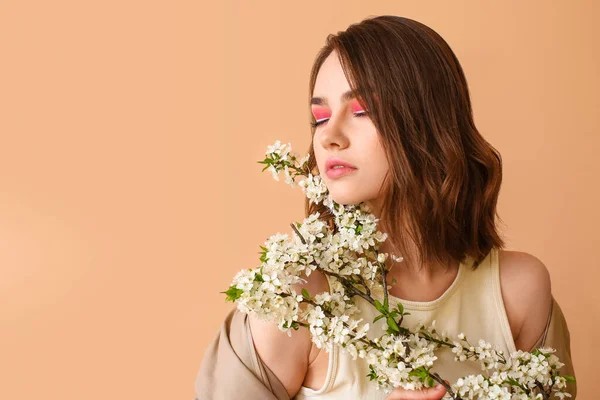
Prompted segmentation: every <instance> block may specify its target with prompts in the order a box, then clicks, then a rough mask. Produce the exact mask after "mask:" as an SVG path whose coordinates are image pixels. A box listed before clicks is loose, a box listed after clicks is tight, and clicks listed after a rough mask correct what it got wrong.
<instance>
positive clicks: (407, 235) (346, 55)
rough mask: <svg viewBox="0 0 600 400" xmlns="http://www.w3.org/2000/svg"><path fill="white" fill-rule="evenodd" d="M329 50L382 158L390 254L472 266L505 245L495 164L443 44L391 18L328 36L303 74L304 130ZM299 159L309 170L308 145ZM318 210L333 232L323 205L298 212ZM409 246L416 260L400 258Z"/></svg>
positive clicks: (498, 164) (421, 28)
mask: <svg viewBox="0 0 600 400" xmlns="http://www.w3.org/2000/svg"><path fill="white" fill-rule="evenodd" d="M334 50H335V51H336V52H337V54H338V56H339V58H340V63H341V65H342V68H343V70H344V74H345V75H346V79H347V80H348V83H349V85H350V87H351V89H352V90H353V92H354V94H355V96H356V98H357V99H360V101H361V102H362V103H363V106H366V109H367V110H369V116H370V118H371V120H372V122H373V124H374V125H375V127H376V128H377V130H378V132H379V134H380V135H381V139H382V142H383V147H384V148H385V151H386V157H387V159H388V162H389V165H390V170H389V171H388V175H387V176H386V178H385V180H384V184H383V186H382V188H381V190H380V194H383V200H382V204H381V210H380V214H379V216H378V217H379V218H380V221H379V223H378V228H379V230H382V231H384V232H386V233H388V241H390V244H391V247H392V248H393V249H394V254H397V255H402V256H404V258H405V260H407V261H408V262H409V263H410V264H411V265H413V263H415V262H416V264H414V265H419V266H423V265H429V264H430V263H441V264H442V265H443V264H446V263H448V262H449V261H450V260H459V261H461V262H464V261H465V260H466V258H467V257H471V259H472V261H473V263H472V266H473V268H476V267H477V266H478V265H479V263H480V262H481V260H483V259H484V258H485V257H486V256H487V255H488V254H489V252H490V251H491V249H492V248H493V247H497V248H502V247H503V246H504V241H503V239H502V238H501V237H500V235H499V233H498V230H497V226H496V217H497V218H498V220H499V221H501V219H500V217H499V216H498V214H497V211H496V205H497V201H498V194H499V191H500V185H501V182H502V159H501V157H500V153H499V152H498V151H497V150H496V149H495V148H494V147H493V146H492V145H491V144H490V143H488V142H487V141H486V140H485V139H484V138H483V136H482V135H481V134H480V133H479V131H478V130H477V128H476V127H475V124H474V123H473V111H472V108H471V101H470V98H469V89H468V86H467V81H466V78H465V75H464V73H463V70H462V68H461V66H460V63H459V62H458V59H457V58H456V56H455V55H454V53H453V51H452V50H451V49H450V46H449V45H448V44H447V43H446V42H445V41H444V39H442V37H441V36H440V35H439V34H437V33H436V32H435V31H434V30H432V29H431V28H429V27H427V26H426V25H424V24H422V23H420V22H417V21H414V20H412V19H409V18H405V17H400V16H391V15H383V16H376V17H369V18H367V19H365V20H363V21H361V22H358V23H355V24H352V25H350V26H349V27H348V28H347V29H346V30H345V31H340V32H338V33H337V34H330V35H328V36H327V38H326V43H325V45H324V46H323V48H322V49H321V50H320V51H319V53H318V54H317V56H316V59H315V62H314V64H313V67H312V70H311V74H310V85H309V119H310V122H312V123H315V119H314V116H313V115H312V113H311V112H310V99H311V98H312V96H313V91H314V86H315V81H316V77H317V73H318V72H319V69H320V67H321V65H322V64H323V62H324V60H325V59H326V58H327V57H328V56H329V55H330V54H331V52H332V51H334ZM311 133H312V135H313V136H314V133H315V128H314V127H313V128H311ZM308 153H309V154H310V163H309V168H310V170H311V171H313V172H314V171H315V168H316V167H317V165H316V160H315V153H314V148H313V143H312V141H311V144H310V147H309V150H308ZM317 211H318V212H319V213H320V217H319V218H321V220H323V221H325V222H327V223H328V225H329V226H330V227H331V228H332V229H334V231H335V230H336V229H335V226H334V224H333V216H332V214H331V212H330V211H329V210H328V208H327V207H325V206H323V205H322V204H319V205H315V204H314V203H309V201H308V199H306V202H305V212H306V215H307V216H308V215H310V214H312V213H314V212H317ZM382 228H383V229H382ZM408 248H414V249H415V250H416V251H415V254H417V258H418V259H417V260H410V259H409V258H408V257H406V256H405V254H403V249H408ZM434 265H435V264H434Z"/></svg>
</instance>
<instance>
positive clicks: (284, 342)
mask: <svg viewBox="0 0 600 400" xmlns="http://www.w3.org/2000/svg"><path fill="white" fill-rule="evenodd" d="M302 277H303V278H304V279H306V280H307V282H306V283H303V284H298V285H296V286H294V290H296V293H298V294H299V293H301V291H302V289H306V290H307V291H308V292H309V293H310V294H311V296H312V295H314V294H317V293H320V292H324V291H328V290H329V286H328V284H327V278H326V277H325V276H324V275H323V274H322V273H321V272H318V271H316V272H312V273H311V274H310V275H309V276H308V277H307V276H306V275H303V276H302ZM249 320H250V329H251V331H252V339H253V341H254V348H255V349H256V352H257V353H258V356H259V357H260V359H261V360H262V361H263V362H264V363H265V364H266V365H267V366H268V367H269V369H270V370H271V371H273V373H274V374H275V375H276V376H277V378H278V379H279V380H280V381H281V383H282V384H283V385H284V386H285V388H286V390H287V392H288V394H289V396H290V398H293V397H294V396H295V395H296V394H297V393H298V392H299V391H300V387H301V386H302V384H303V382H304V378H305V376H306V374H307V370H308V366H309V363H310V359H311V358H312V357H313V356H312V354H311V352H312V347H313V346H312V341H311V339H310V332H309V331H308V329H306V328H304V327H300V328H298V330H293V329H292V330H290V333H291V336H288V334H287V333H286V332H283V331H281V330H280V329H279V327H278V326H277V323H276V322H275V321H263V320H261V319H259V318H257V317H256V315H254V314H250V315H249Z"/></svg>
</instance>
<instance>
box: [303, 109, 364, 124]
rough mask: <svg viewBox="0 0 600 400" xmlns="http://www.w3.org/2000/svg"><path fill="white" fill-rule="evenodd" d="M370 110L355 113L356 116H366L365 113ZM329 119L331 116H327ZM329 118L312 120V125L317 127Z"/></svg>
mask: <svg viewBox="0 0 600 400" xmlns="http://www.w3.org/2000/svg"><path fill="white" fill-rule="evenodd" d="M367 114H368V112H367V111H359V112H358V113H354V116H355V117H364V116H365V115H367ZM327 119H329V118H327ZM327 119H324V120H321V121H317V122H311V123H310V125H311V126H312V127H313V128H316V127H317V126H319V125H321V124H322V123H323V122H327Z"/></svg>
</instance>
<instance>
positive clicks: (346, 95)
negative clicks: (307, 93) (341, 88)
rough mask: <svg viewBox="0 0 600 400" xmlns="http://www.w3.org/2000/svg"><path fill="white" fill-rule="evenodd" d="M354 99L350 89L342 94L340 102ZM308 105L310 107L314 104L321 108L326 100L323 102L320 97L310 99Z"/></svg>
mask: <svg viewBox="0 0 600 400" xmlns="http://www.w3.org/2000/svg"><path fill="white" fill-rule="evenodd" d="M355 97H356V96H355V94H354V92H353V91H352V89H350V90H348V91H346V92H344V93H342V95H341V96H340V100H341V101H342V102H344V101H348V100H351V99H354V98H355ZM310 104H311V105H312V104H315V105H318V106H322V105H324V104H327V100H325V99H324V98H322V97H313V98H312V99H310Z"/></svg>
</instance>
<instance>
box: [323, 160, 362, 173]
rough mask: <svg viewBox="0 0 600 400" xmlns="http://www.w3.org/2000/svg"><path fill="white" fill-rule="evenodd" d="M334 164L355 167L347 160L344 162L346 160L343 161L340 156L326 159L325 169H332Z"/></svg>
mask: <svg viewBox="0 0 600 400" xmlns="http://www.w3.org/2000/svg"><path fill="white" fill-rule="evenodd" d="M336 165H341V166H343V167H347V168H352V169H357V168H356V166H354V165H352V164H350V163H349V162H346V161H344V160H342V159H340V158H337V157H331V158H328V159H327V162H325V171H329V170H330V169H332V168H333V167H335V166H336Z"/></svg>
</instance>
